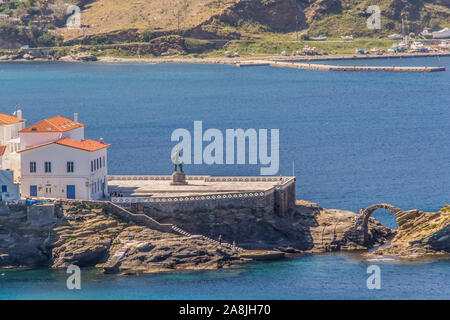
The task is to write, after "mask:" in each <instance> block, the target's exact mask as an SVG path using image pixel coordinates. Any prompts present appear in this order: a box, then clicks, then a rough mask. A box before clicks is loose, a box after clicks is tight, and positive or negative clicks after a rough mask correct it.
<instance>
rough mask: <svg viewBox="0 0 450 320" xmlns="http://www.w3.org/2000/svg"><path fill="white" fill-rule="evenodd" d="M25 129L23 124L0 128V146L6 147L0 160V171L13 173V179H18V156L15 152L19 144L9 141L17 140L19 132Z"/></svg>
mask: <svg viewBox="0 0 450 320" xmlns="http://www.w3.org/2000/svg"><path fill="white" fill-rule="evenodd" d="M24 127H25V122H18V123H15V124H10V125H2V126H0V145H4V146H7V148H6V150H5V154H4V155H3V157H2V159H1V160H0V169H2V170H7V169H9V170H12V171H14V179H16V180H17V179H18V178H19V177H20V156H19V154H18V153H17V151H18V150H19V149H20V144H19V143H17V142H12V141H11V140H13V139H17V138H19V130H22V129H23V128H24Z"/></svg>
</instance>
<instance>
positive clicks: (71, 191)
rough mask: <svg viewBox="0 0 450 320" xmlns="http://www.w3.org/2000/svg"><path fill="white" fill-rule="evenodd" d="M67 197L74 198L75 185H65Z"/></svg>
mask: <svg viewBox="0 0 450 320" xmlns="http://www.w3.org/2000/svg"><path fill="white" fill-rule="evenodd" d="M67 199H75V186H70V185H67Z"/></svg>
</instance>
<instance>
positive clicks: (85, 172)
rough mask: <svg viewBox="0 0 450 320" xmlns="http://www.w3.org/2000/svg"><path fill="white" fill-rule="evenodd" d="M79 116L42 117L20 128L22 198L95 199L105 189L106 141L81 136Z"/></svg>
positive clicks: (102, 194)
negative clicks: (36, 121) (42, 118)
mask: <svg viewBox="0 0 450 320" xmlns="http://www.w3.org/2000/svg"><path fill="white" fill-rule="evenodd" d="M84 127H85V125H84V124H82V123H80V122H78V116H77V114H75V116H74V119H73V120H71V119H68V118H65V117H62V116H56V117H53V118H49V119H45V120H42V121H40V122H38V123H36V124H33V125H31V126H29V127H27V128H25V129H23V130H21V131H20V132H19V135H20V145H21V150H20V151H19V153H20V155H21V167H22V170H21V171H22V175H21V195H22V197H23V198H24V197H25V198H29V197H38V198H68V199H82V200H97V199H100V198H102V197H104V196H105V195H106V193H107V190H108V186H107V184H108V179H107V174H108V165H107V164H108V156H107V149H108V147H109V144H106V143H104V142H103V139H100V141H94V140H90V139H84Z"/></svg>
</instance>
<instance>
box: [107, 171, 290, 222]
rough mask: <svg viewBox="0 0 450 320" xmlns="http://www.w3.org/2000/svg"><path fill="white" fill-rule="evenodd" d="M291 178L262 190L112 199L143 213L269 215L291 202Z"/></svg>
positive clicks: (213, 179)
mask: <svg viewBox="0 0 450 320" xmlns="http://www.w3.org/2000/svg"><path fill="white" fill-rule="evenodd" d="M170 179H171V177H170V176H109V177H108V180H109V181H112V180H164V181H170ZM186 179H187V180H204V181H205V182H221V181H227V182H237V183H243V182H246V181H270V182H274V184H275V183H276V182H279V181H280V178H279V177H210V176H186ZM295 181H296V180H295V178H293V177H290V178H285V180H284V181H283V183H282V184H281V185H276V184H275V185H274V187H272V188H271V189H269V190H266V191H254V192H230V193H217V194H207V195H195V196H194V195H192V196H178V197H174V196H168V197H147V198H129V197H127V198H120V197H117V198H116V197H114V198H112V199H111V201H112V202H114V203H116V204H117V205H119V206H121V207H125V208H127V209H129V210H131V211H137V212H143V211H144V208H147V209H156V210H160V211H164V212H172V213H176V212H194V211H198V210H214V209H221V208H249V209H264V210H265V211H267V212H269V213H273V214H280V215H281V214H283V213H285V212H286V211H287V210H288V209H289V208H290V207H292V206H294V205H295V197H296V193H295Z"/></svg>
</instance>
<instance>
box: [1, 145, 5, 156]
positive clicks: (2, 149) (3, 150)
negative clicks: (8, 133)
mask: <svg viewBox="0 0 450 320" xmlns="http://www.w3.org/2000/svg"><path fill="white" fill-rule="evenodd" d="M5 151H6V146H0V157H1V156H3V155H4V154H5Z"/></svg>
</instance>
